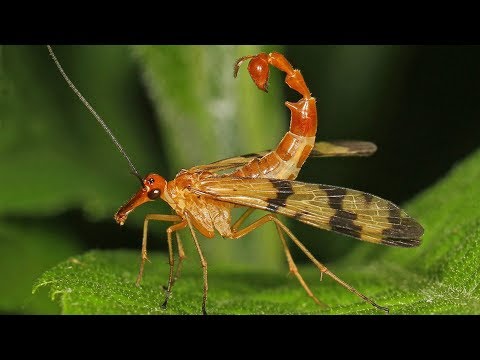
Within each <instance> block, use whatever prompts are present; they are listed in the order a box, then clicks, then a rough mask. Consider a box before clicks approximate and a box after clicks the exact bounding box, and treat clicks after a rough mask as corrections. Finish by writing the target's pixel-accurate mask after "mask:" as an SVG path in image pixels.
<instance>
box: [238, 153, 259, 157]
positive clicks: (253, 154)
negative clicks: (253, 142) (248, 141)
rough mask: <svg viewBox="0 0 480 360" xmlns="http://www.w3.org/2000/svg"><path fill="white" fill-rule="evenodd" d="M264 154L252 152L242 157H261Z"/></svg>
mask: <svg viewBox="0 0 480 360" xmlns="http://www.w3.org/2000/svg"><path fill="white" fill-rule="evenodd" d="M261 156H262V154H257V153H250V154H244V155H242V156H241V157H243V158H251V157H261Z"/></svg>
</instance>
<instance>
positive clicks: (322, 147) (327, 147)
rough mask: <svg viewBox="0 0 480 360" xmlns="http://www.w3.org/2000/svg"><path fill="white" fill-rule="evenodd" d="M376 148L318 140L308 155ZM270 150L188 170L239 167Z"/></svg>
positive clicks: (364, 151) (361, 152)
mask: <svg viewBox="0 0 480 360" xmlns="http://www.w3.org/2000/svg"><path fill="white" fill-rule="evenodd" d="M376 150H377V146H376V145H375V144H374V143H371V142H368V141H346V140H345V141H344V140H342V141H319V142H317V143H315V146H314V148H313V149H312V152H311V153H310V156H309V157H334V156H370V155H372V154H373V153H374V152H375V151H376ZM270 151H272V150H266V151H261V152H258V153H251V154H245V155H241V156H234V157H231V158H227V159H223V160H219V161H215V162H213V163H211V164H207V165H199V166H195V167H193V168H191V169H190V170H193V171H199V170H207V171H214V172H216V171H222V170H228V169H233V168H239V167H241V166H243V165H245V164H246V163H248V162H249V161H250V160H252V159H254V158H260V157H262V156H264V155H265V154H267V153H269V152H270Z"/></svg>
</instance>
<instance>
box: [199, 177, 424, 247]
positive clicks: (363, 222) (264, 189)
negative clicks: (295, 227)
mask: <svg viewBox="0 0 480 360" xmlns="http://www.w3.org/2000/svg"><path fill="white" fill-rule="evenodd" d="M192 191H194V192H197V193H198V194H202V195H204V196H209V197H212V198H215V199H217V200H221V201H225V202H229V203H233V204H237V205H242V206H247V207H252V208H257V209H261V210H267V211H270V212H273V213H277V214H282V215H286V216H288V217H291V218H294V219H296V220H299V221H301V222H303V223H306V224H309V225H312V226H316V227H318V228H321V229H325V230H330V231H335V232H338V233H341V234H345V235H349V236H351V237H354V238H357V239H360V240H364V241H369V242H373V243H381V244H386V245H391V246H401V247H414V246H418V245H420V237H421V236H422V235H423V228H422V226H421V225H420V224H419V223H418V222H417V221H415V220H414V219H413V218H411V217H410V216H408V215H407V214H406V213H405V212H404V211H403V210H401V209H400V208H399V207H398V206H396V205H395V204H393V203H392V202H390V201H387V200H384V199H381V198H379V197H377V196H374V195H371V194H368V193H364V192H361V191H357V190H351V189H346V188H341V187H336V186H330V185H319V184H309V183H304V182H299V181H289V180H278V179H259V178H257V179H251V178H234V177H228V176H223V177H215V178H209V179H205V180H203V181H201V182H200V183H199V184H198V186H196V187H195V189H192Z"/></svg>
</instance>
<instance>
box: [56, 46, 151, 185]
mask: <svg viewBox="0 0 480 360" xmlns="http://www.w3.org/2000/svg"><path fill="white" fill-rule="evenodd" d="M47 48H48V52H49V53H50V56H51V57H52V59H53V61H54V62H55V65H57V68H58V70H59V71H60V74H62V76H63V78H64V79H65V81H66V82H67V84H68V86H70V88H71V89H72V90H73V92H74V93H75V94H76V95H77V96H78V98H79V99H80V100H81V101H82V103H83V105H85V107H86V108H87V109H88V110H89V111H90V112H91V113H92V115H93V116H94V117H95V119H97V121H98V123H99V124H100V125H101V126H102V128H103V130H105V131H106V132H107V134H108V135H109V136H110V138H111V139H112V141H113V143H114V144H115V146H116V147H117V149H118V151H120V153H121V154H122V155H123V157H124V158H125V159H127V161H128V165H129V166H130V169H131V170H132V171H131V173H132V174H133V175H135V176H136V177H137V178H138V179H139V180H140V183H141V184H142V186H144V185H143V180H142V177H141V176H140V175H139V173H138V171H137V169H135V166H133V163H132V161H131V160H130V158H129V157H128V155H127V153H126V152H125V150H123V147H122V145H120V143H119V142H118V140H117V139H116V138H115V136H113V133H112V131H111V130H110V129H109V127H108V126H107V124H105V122H104V121H103V120H102V118H101V117H100V115H98V114H97V112H96V111H95V110H94V109H93V107H92V106H91V105H90V103H89V102H88V101H87V100H86V99H85V98H84V97H83V95H82V94H81V93H80V91H78V89H77V88H76V87H75V85H73V83H72V82H71V81H70V79H69V78H68V76H67V74H66V73H65V71H64V70H63V68H62V65H60V62H59V61H58V60H57V57H56V56H55V53H54V52H53V50H52V48H51V46H50V45H47Z"/></svg>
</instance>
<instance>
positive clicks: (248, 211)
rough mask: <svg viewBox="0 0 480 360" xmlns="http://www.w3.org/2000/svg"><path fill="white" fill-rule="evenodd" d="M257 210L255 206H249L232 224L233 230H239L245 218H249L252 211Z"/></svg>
mask: <svg viewBox="0 0 480 360" xmlns="http://www.w3.org/2000/svg"><path fill="white" fill-rule="evenodd" d="M254 211H255V209H254V208H249V209H248V210H247V211H245V212H244V213H243V214H242V216H240V217H239V218H238V220H237V221H236V222H235V224H233V225H232V231H233V232H235V231H237V230H238V228H239V227H240V225H242V224H243V222H244V221H245V220H247V218H248V217H249V216H250V215H252V213H253V212H254Z"/></svg>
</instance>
